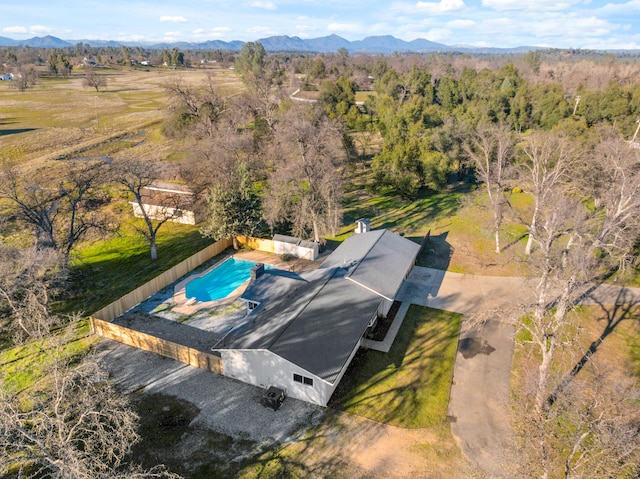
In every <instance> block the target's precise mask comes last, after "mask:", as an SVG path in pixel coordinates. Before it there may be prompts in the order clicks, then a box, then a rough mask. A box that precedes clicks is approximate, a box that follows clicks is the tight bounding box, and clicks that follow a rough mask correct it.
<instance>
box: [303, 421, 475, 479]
mask: <svg viewBox="0 0 640 479" xmlns="http://www.w3.org/2000/svg"><path fill="white" fill-rule="evenodd" d="M328 414H329V416H330V417H329V418H328V419H327V420H325V421H324V423H323V424H322V425H321V426H320V427H319V428H318V429H316V430H315V431H313V433H312V436H311V437H310V438H309V439H308V442H307V443H306V444H305V445H304V446H303V447H302V448H301V449H300V444H298V445H297V446H293V447H295V448H298V449H300V450H299V451H298V452H297V455H298V457H299V459H300V460H302V461H303V462H304V463H305V466H306V469H307V470H308V471H309V472H310V473H311V475H312V476H313V477H345V478H350V479H351V478H365V477H366V478H374V479H377V478H379V479H389V478H398V479H401V478H409V477H411V478H424V479H436V478H437V479H441V478H445V477H446V478H453V479H456V478H473V477H483V475H482V473H481V472H480V471H478V470H477V469H476V470H474V468H473V466H471V465H470V464H468V463H466V462H465V461H464V459H463V458H461V457H460V454H459V452H458V451H457V445H456V444H455V443H453V442H452V441H451V439H450V438H446V437H444V438H443V437H438V436H437V435H435V434H432V433H429V432H428V431H427V430H425V429H403V428H400V427H394V426H389V425H385V424H379V423H376V422H374V421H371V420H368V419H365V418H362V417H358V416H353V415H350V414H346V413H342V412H338V411H331V412H329V413H328Z"/></svg>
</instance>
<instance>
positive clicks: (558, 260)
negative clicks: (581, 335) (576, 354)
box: [519, 190, 587, 411]
mask: <svg viewBox="0 0 640 479" xmlns="http://www.w3.org/2000/svg"><path fill="white" fill-rule="evenodd" d="M546 200H547V201H546V202H545V204H544V206H545V207H544V208H541V209H540V210H539V212H538V218H537V220H538V225H537V229H536V235H535V236H533V241H534V242H535V243H536V245H537V246H538V248H537V251H536V254H535V255H534V256H533V257H532V258H531V264H532V265H533V266H534V267H535V268H536V269H538V271H539V279H538V282H537V285H536V290H535V293H536V304H535V306H534V314H533V316H532V317H528V318H526V320H524V321H520V323H519V327H520V328H521V329H524V330H525V331H526V332H527V333H528V336H529V339H528V342H530V343H531V344H533V345H535V347H536V349H538V351H539V358H540V361H539V364H538V378H537V381H536V388H535V401H534V405H535V408H536V410H538V411H542V410H543V409H544V408H545V404H546V401H547V394H548V391H549V385H548V384H549V375H550V372H551V364H552V362H553V359H554V357H555V353H556V350H557V348H559V347H564V346H565V344H564V340H566V337H565V336H564V335H563V334H562V333H563V332H564V330H565V329H566V326H567V325H566V317H564V316H563V317H557V316H556V315H554V314H553V313H552V311H551V309H552V307H553V305H554V299H555V294H556V291H557V289H558V285H559V283H560V284H561V281H555V278H557V275H559V274H561V273H562V271H563V269H564V268H563V261H564V256H565V253H566V242H567V236H568V235H569V234H571V233H574V232H576V231H578V229H579V228H580V226H582V225H583V222H584V221H585V219H586V217H587V215H586V211H584V206H583V205H582V204H581V203H580V202H579V201H578V200H575V199H573V198H571V197H569V196H567V195H565V194H564V193H563V192H561V191H559V190H554V191H550V192H548V193H547V196H546ZM581 211H582V213H581Z"/></svg>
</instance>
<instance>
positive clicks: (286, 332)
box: [211, 230, 420, 406]
mask: <svg viewBox="0 0 640 479" xmlns="http://www.w3.org/2000/svg"><path fill="white" fill-rule="evenodd" d="M419 249H420V246H419V245H418V244H416V243H414V242H413V241H410V240H408V239H406V238H403V237H401V236H399V235H397V234H395V233H392V232H391V231H388V230H374V231H369V232H365V233H361V234H356V235H352V236H351V237H349V238H348V239H347V240H345V241H344V242H343V243H342V244H341V245H340V246H339V247H338V248H336V250H335V251H334V252H333V253H332V254H331V255H330V256H329V257H327V259H326V260H325V261H324V262H323V264H322V265H321V266H320V267H319V268H318V269H316V270H313V271H307V272H301V273H300V274H294V273H289V272H284V271H279V270H265V271H264V272H263V273H262V274H261V275H260V276H259V277H257V278H256V279H254V280H252V281H251V283H250V284H249V286H248V287H247V289H246V291H245V292H244V293H243V295H242V299H243V300H244V301H246V303H247V305H248V308H249V310H250V312H249V320H248V321H247V322H245V323H243V324H242V325H240V326H238V327H237V328H236V329H234V330H231V331H230V332H229V333H228V334H227V335H226V336H225V337H224V338H223V339H221V340H220V341H218V342H217V343H216V344H215V345H214V346H213V347H212V348H211V349H212V350H213V351H214V352H215V353H216V354H220V355H221V358H222V363H223V370H224V375H225V376H230V377H233V378H236V379H238V380H240V381H243V382H247V383H249V384H253V385H256V386H260V387H265V388H266V387H269V386H278V387H280V388H283V389H285V390H286V391H287V394H288V395H289V396H291V397H295V398H297V399H301V400H304V401H308V402H311V403H315V404H319V405H321V406H326V405H327V403H328V401H329V399H330V398H331V395H332V394H333V392H334V391H335V389H336V387H337V385H338V383H339V382H340V380H341V379H342V376H343V375H344V373H345V371H346V369H347V367H348V366H349V364H350V362H351V360H352V359H353V356H354V355H355V353H356V352H357V350H358V348H359V347H360V344H361V342H362V339H363V337H364V334H365V333H366V331H367V328H368V327H370V326H372V325H373V324H374V323H375V321H376V320H377V318H379V317H385V316H386V315H387V313H388V312H389V309H390V308H391V305H392V304H393V301H394V299H395V297H396V295H397V293H398V291H399V289H400V286H401V285H402V282H403V280H404V279H405V278H406V277H407V276H408V274H409V272H410V271H411V269H412V267H413V265H414V262H415V258H416V255H417V254H418V252H419Z"/></svg>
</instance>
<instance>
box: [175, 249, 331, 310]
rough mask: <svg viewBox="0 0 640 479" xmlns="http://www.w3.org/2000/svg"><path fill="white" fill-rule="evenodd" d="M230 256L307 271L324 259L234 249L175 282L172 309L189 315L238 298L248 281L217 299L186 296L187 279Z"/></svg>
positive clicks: (287, 269) (214, 266)
mask: <svg viewBox="0 0 640 479" xmlns="http://www.w3.org/2000/svg"><path fill="white" fill-rule="evenodd" d="M231 256H233V257H235V258H238V259H244V260H247V261H253V262H255V263H265V264H270V265H273V266H274V267H275V268H277V269H280V270H284V271H292V272H293V271H297V272H299V271H308V270H312V269H316V268H317V267H318V266H319V265H320V264H321V263H322V261H324V257H320V258H319V259H318V260H316V261H309V260H306V259H299V258H293V259H291V260H289V261H284V260H283V259H282V258H281V257H280V255H277V254H274V253H265V252H263V251H255V250H239V251H236V252H235V253H234V254H233V255H227V256H225V257H223V258H221V259H220V261H218V262H217V263H216V264H214V265H213V266H211V267H210V268H207V269H206V270H205V271H203V272H201V273H193V274H190V275H189V276H186V277H185V278H184V279H183V280H181V281H180V282H179V283H178V284H176V286H175V288H174V294H173V301H174V303H175V306H174V307H173V311H175V312H177V313H180V314H184V315H187V316H191V315H192V314H195V313H197V312H198V311H201V310H203V309H208V308H215V307H218V306H224V305H227V304H230V303H233V302H234V301H235V300H236V299H238V298H239V297H240V296H241V295H242V293H243V292H244V291H245V289H246V288H247V286H248V284H249V283H248V282H245V283H243V284H242V285H240V286H239V287H238V288H236V289H235V290H234V291H233V292H231V293H230V294H229V295H228V296H227V297H226V298H223V299H218V300H216V301H196V300H195V299H193V298H187V297H186V285H187V283H188V282H189V281H192V280H193V279H195V278H199V277H202V276H204V275H205V274H207V273H208V272H209V271H211V270H212V269H214V268H216V267H217V266H219V265H220V264H222V263H223V262H224V261H226V260H227V259H228V258H230V257H231Z"/></svg>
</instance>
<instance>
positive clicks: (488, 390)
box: [400, 267, 640, 478]
mask: <svg viewBox="0 0 640 479" xmlns="http://www.w3.org/2000/svg"><path fill="white" fill-rule="evenodd" d="M535 284H536V280H535V279H532V278H513V277H508V278H507V277H495V276H473V275H464V274H458V273H451V272H445V271H441V270H435V269H431V268H423V267H415V268H414V269H413V271H412V272H411V275H410V276H409V278H408V279H407V281H406V282H405V284H404V286H403V290H402V291H401V292H400V299H401V300H403V301H407V302H411V303H412V304H419V305H423V306H430V307H432V308H436V309H444V310H447V311H454V312H458V313H463V314H465V315H466V316H465V319H466V321H463V324H462V327H461V331H460V340H459V345H458V353H457V356H456V363H455V367H454V377H453V385H452V388H451V400H450V403H449V417H450V420H451V430H452V432H453V435H454V436H455V438H456V440H457V441H458V443H459V444H460V447H461V449H462V452H463V453H464V454H465V456H467V457H468V458H469V459H471V460H472V461H474V462H475V463H476V464H478V465H479V466H480V467H481V468H482V469H483V470H484V471H485V472H486V473H487V474H488V475H489V476H490V477H495V478H501V477H514V476H513V474H512V472H511V471H510V467H509V466H510V464H513V463H514V461H513V457H514V454H517V451H516V450H515V445H516V443H515V440H514V435H513V430H512V427H511V422H510V415H509V383H510V376H511V362H512V355H513V347H514V335H515V327H514V326H513V324H511V322H509V321H504V320H505V319H507V318H505V317H503V316H506V315H508V314H509V313H510V312H512V313H511V314H513V311H514V306H516V305H518V304H531V303H532V301H533V299H534V296H533V291H534V288H535ZM632 301H635V302H640V290H639V289H634V288H620V287H616V286H609V285H603V286H599V287H598V288H595V289H594V290H593V291H592V292H591V294H590V296H589V297H586V298H585V299H584V300H583V302H584V303H594V302H599V303H602V304H614V303H618V304H620V303H629V302H632ZM478 315H481V316H483V319H485V320H487V321H486V322H485V323H484V324H483V325H482V326H479V327H470V321H469V318H470V317H472V316H476V317H477V316H478Z"/></svg>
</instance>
